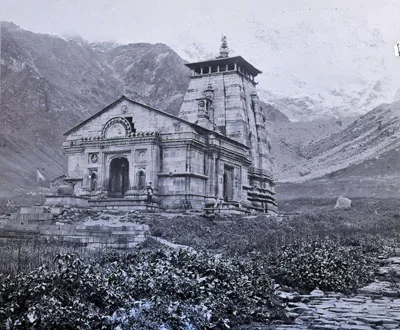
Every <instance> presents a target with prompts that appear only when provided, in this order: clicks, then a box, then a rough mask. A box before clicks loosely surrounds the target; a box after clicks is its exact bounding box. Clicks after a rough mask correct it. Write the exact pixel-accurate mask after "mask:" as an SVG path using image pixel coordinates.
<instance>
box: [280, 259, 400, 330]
mask: <svg viewBox="0 0 400 330" xmlns="http://www.w3.org/2000/svg"><path fill="white" fill-rule="evenodd" d="M279 294H280V296H281V297H282V298H283V299H284V300H286V302H287V307H286V309H287V312H288V314H289V316H290V317H291V318H292V319H293V320H294V324H290V325H287V324H281V325H276V326H274V327H273V328H272V329H274V330H289V329H292V330H294V329H297V330H306V329H315V330H325V329H330V330H336V329H337V330H339V329H340V330H371V329H400V257H394V258H389V259H386V260H384V261H383V266H382V267H381V268H380V269H379V271H378V273H377V279H376V280H375V282H373V283H371V284H369V285H367V286H366V287H364V288H362V289H360V290H358V292H357V294H355V295H352V296H347V295H344V294H340V293H333V292H325V293H324V292H322V291H321V290H314V291H312V292H311V293H310V294H309V295H300V294H299V293H297V292H290V290H287V291H283V290H282V291H280V293H279Z"/></svg>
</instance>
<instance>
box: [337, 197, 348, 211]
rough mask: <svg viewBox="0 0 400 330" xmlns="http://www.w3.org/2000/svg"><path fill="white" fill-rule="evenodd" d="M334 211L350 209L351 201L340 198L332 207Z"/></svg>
mask: <svg viewBox="0 0 400 330" xmlns="http://www.w3.org/2000/svg"><path fill="white" fill-rule="evenodd" d="M334 208H335V209H345V210H348V209H349V208H351V199H349V198H346V197H343V196H340V197H339V198H338V199H337V201H336V205H335V207H334Z"/></svg>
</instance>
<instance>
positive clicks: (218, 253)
mask: <svg viewBox="0 0 400 330" xmlns="http://www.w3.org/2000/svg"><path fill="white" fill-rule="evenodd" d="M296 203H298V204H297V205H298V207H297V209H296V210H297V211H299V214H297V215H293V211H294V209H293V205H296ZM308 203H309V204H308V205H309V207H308V209H307V210H303V209H302V207H303V206H304V205H305V201H293V202H290V203H289V202H288V204H287V205H283V207H284V208H285V207H286V211H287V212H291V213H292V214H291V215H290V216H289V215H288V216H285V217H278V218H268V217H265V216H257V217H245V218H242V217H239V216H224V217H216V218H215V219H208V218H205V217H202V216H200V215H182V216H177V217H169V216H166V215H164V216H162V215H149V216H146V217H144V218H143V217H142V218H141V220H140V221H142V222H145V223H147V224H149V225H150V228H151V231H152V235H153V236H158V237H162V238H164V239H167V240H169V241H171V242H174V243H178V244H182V245H187V246H191V247H193V248H194V249H195V250H196V251H197V252H188V251H184V250H181V251H173V250H170V249H168V248H166V247H165V246H162V249H160V247H161V246H160V245H159V244H158V243H156V242H155V241H154V240H151V239H149V240H148V241H147V242H146V243H145V245H143V246H141V247H139V248H138V249H135V250H133V251H130V253H123V252H115V251H114V252H110V251H108V252H104V251H96V252H90V251H88V250H85V249H82V248H74V247H72V246H70V247H65V246H63V247H57V246H53V245H51V246H49V245H46V244H44V243H39V242H36V241H32V242H24V243H23V244H21V242H19V241H16V242H14V243H12V244H14V245H12V244H9V243H8V244H5V245H4V246H3V247H2V248H1V249H0V273H3V275H0V328H1V327H4V326H5V325H7V327H8V328H9V329H27V328H32V329H51V328H57V329H224V328H226V329H228V328H235V327H238V326H239V325H242V324H248V323H251V322H257V321H259V322H271V321H274V320H278V319H279V320H284V321H286V322H288V321H289V319H288V318H287V316H286V315H285V313H284V308H283V307H284V304H283V303H282V301H281V300H280V299H279V298H278V297H277V296H276V292H275V289H276V287H277V284H278V285H279V286H280V287H281V288H285V290H288V289H289V288H288V287H291V288H293V289H296V290H300V291H302V292H309V291H311V290H313V289H315V288H319V289H321V290H324V291H340V292H345V293H350V292H353V291H354V290H356V289H357V288H359V287H361V286H363V285H365V284H367V283H368V282H370V281H372V280H373V277H374V269H375V268H376V266H377V260H378V256H382V255H383V256H387V255H389V254H391V253H393V249H394V248H395V247H397V245H398V238H399V233H400V215H399V211H398V210H399V208H398V206H400V205H399V204H400V203H399V202H397V201H387V200H386V201H385V200H383V201H379V200H356V201H354V203H353V204H354V206H353V208H352V209H350V210H334V209H333V208H332V206H333V204H334V202H333V201H327V200H314V201H312V203H310V201H308ZM284 211H285V209H284ZM61 249H62V252H63V253H62V254H60V253H59V252H60V251H61ZM73 254H74V255H73ZM78 255H79V257H78ZM41 265H42V266H41Z"/></svg>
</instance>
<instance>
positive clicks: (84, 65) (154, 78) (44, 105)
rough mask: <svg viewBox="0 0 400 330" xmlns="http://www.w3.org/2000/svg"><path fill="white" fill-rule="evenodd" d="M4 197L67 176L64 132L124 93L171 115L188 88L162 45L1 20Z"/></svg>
mask: <svg viewBox="0 0 400 330" xmlns="http://www.w3.org/2000/svg"><path fill="white" fill-rule="evenodd" d="M0 34H1V112H0V132H1V135H0V192H3V193H4V192H7V193H8V192H10V191H13V190H15V189H16V188H22V187H25V186H29V185H34V184H35V183H36V169H37V168H39V169H40V171H41V172H42V173H43V174H44V175H45V176H46V177H47V178H49V179H51V178H54V177H55V176H57V175H59V174H61V173H63V172H64V171H65V159H64V157H63V155H62V151H61V143H62V140H63V135H62V133H64V132H65V131H66V130H68V129H69V128H71V127H72V126H74V125H75V124H77V123H79V122H80V121H81V120H82V119H84V118H87V117H88V116H90V115H92V114H93V113H95V112H97V111H99V110H101V109H102V108H103V107H104V106H106V105H108V104H109V103H111V102H113V101H114V100H115V99H117V98H118V97H119V96H121V95H122V94H125V95H127V96H129V97H133V98H136V99H139V100H141V101H143V102H145V103H147V104H149V105H152V106H154V107H157V108H161V109H165V110H167V111H170V112H172V113H174V114H177V112H178V111H179V107H180V103H181V101H182V99H183V93H184V92H185V90H186V88H187V84H188V79H189V78H188V75H189V71H188V69H187V68H186V67H185V66H184V62H183V60H182V59H181V58H180V57H179V56H178V55H177V54H176V53H175V52H174V51H173V50H172V49H170V48H169V47H168V46H166V45H163V44H155V45H152V44H143V43H140V44H129V45H116V44H110V43H103V44H98V43H94V44H90V43H88V42H86V41H84V40H82V39H80V38H72V39H69V40H65V39H63V38H60V37H57V36H51V35H44V34H36V33H31V32H29V31H25V30H22V29H20V28H19V27H18V26H17V25H15V24H13V23H7V22H2V23H1V33H0Z"/></svg>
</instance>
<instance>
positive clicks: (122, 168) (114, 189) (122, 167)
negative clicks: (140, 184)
mask: <svg viewBox="0 0 400 330" xmlns="http://www.w3.org/2000/svg"><path fill="white" fill-rule="evenodd" d="M128 189H129V162H128V160H127V159H126V158H125V157H119V158H114V159H113V160H112V161H111V163H110V176H109V181H108V196H110V197H124V195H125V193H126V191H127V190H128Z"/></svg>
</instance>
